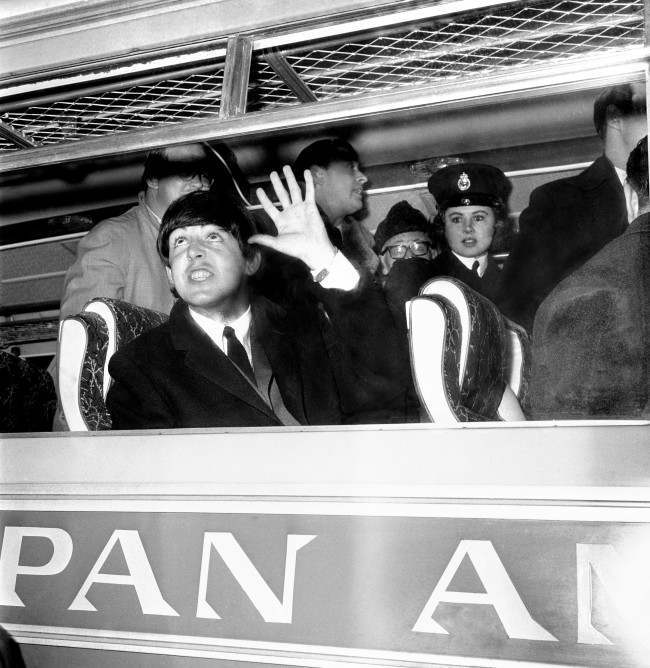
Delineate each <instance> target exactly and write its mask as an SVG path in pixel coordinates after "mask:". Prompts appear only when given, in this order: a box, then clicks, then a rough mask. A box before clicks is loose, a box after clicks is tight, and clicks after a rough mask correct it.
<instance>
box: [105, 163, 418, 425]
mask: <svg viewBox="0 0 650 668" xmlns="http://www.w3.org/2000/svg"><path fill="white" fill-rule="evenodd" d="M285 175H286V177H287V182H288V185H289V192H290V195H289V194H288V193H287V191H286V190H285V188H284V187H283V185H282V184H281V182H280V179H279V177H278V175H277V174H275V173H274V174H272V175H271V180H272V182H273V185H274V188H275V191H276V195H277V197H278V200H279V201H280V204H281V207H282V211H278V210H277V209H276V208H275V207H274V206H273V204H271V202H270V201H269V199H268V198H267V197H266V196H265V195H264V193H262V192H261V191H258V196H259V197H260V201H261V202H262V204H263V206H264V208H265V210H266V211H267V213H268V214H269V215H270V216H271V218H272V220H273V222H274V223H275V226H276V228H277V230H278V235H277V236H275V237H272V236H268V235H260V234H254V235H252V236H251V233H252V232H253V231H254V230H253V229H252V226H251V221H250V218H249V217H248V216H247V214H246V212H245V211H243V210H242V209H240V208H238V207H236V206H234V205H233V204H232V203H231V202H229V201H228V200H225V201H221V202H219V201H216V200H215V199H214V196H212V195H210V194H208V193H196V194H193V195H188V196H187V197H184V198H182V199H181V200H179V201H178V202H177V203H175V204H173V205H172V206H171V207H170V208H169V210H168V212H167V213H166V214H165V218H164V220H163V224H162V225H161V229H160V234H159V237H158V250H159V253H160V255H161V257H162V259H163V261H164V262H165V263H166V264H167V274H168V277H169V280H170V283H171V285H172V286H173V287H174V289H175V290H176V292H177V293H178V295H179V296H180V300H179V301H178V302H177V304H176V305H175V306H174V308H173V309H172V313H171V316H170V319H169V321H168V322H167V323H165V324H163V325H161V326H160V327H157V328H155V329H153V330H151V331H149V332H147V333H145V334H143V335H142V336H140V337H138V338H137V339H135V340H134V341H132V342H131V343H130V344H129V345H127V346H126V347H125V348H124V349H122V350H120V351H119V352H118V353H117V354H116V355H114V356H113V358H112V359H111V362H110V373H111V376H112V377H113V378H114V380H115V383H114V384H113V386H112V387H111V390H110V392H109V394H108V398H107V405H108V408H109V410H110V412H111V416H112V419H113V426H114V428H117V429H120V428H122V429H134V428H136V429H137V428H164V427H235V426H266V425H268V426H273V425H281V424H294V425H295V424H341V423H351V422H390V421H395V420H397V421H399V420H400V417H401V416H400V412H399V411H400V410H403V408H402V406H403V403H404V396H403V395H404V390H405V383H406V372H407V368H408V364H407V360H405V359H404V357H405V355H401V354H400V353H399V350H396V347H397V334H396V331H395V327H394V326H393V324H392V320H391V316H390V312H389V311H388V308H387V306H386V303H385V300H384V299H383V295H382V294H381V289H380V288H379V286H377V285H374V284H373V283H372V282H371V281H368V282H363V281H362V282H361V283H360V284H359V278H360V277H359V274H358V272H357V271H356V270H355V269H354V267H352V265H351V264H350V263H349V261H348V260H347V259H346V258H345V256H344V255H343V254H342V253H340V252H339V251H337V249H336V248H335V247H334V246H333V245H332V243H331V241H330V240H329V239H328V237H327V234H326V232H325V228H324V225H323V222H322V219H321V218H320V216H319V214H318V210H317V209H316V206H315V203H314V194H313V192H314V191H313V184H312V182H311V178H310V176H309V173H307V174H306V184H307V188H306V194H305V198H304V200H303V197H302V194H301V192H300V189H299V187H298V185H297V183H296V181H295V179H294V177H293V174H292V173H291V170H289V169H288V168H286V169H285ZM251 244H260V245H264V246H267V247H270V248H272V249H273V250H275V251H278V252H280V253H285V254H287V255H290V256H292V257H294V258H297V259H299V260H301V261H302V262H304V263H305V265H306V266H307V268H308V269H309V271H311V276H312V285H313V296H314V299H313V300H312V303H311V304H301V305H299V306H296V307H295V308H293V309H286V308H282V307H280V306H278V305H275V304H273V303H271V302H269V301H268V300H266V299H264V298H263V297H259V296H256V295H255V294H254V291H253V290H251V287H250V284H249V279H250V278H251V277H252V276H253V275H254V274H255V272H256V271H257V269H258V268H259V265H260V252H259V250H258V248H257V247H255V246H253V245H251ZM368 322H372V323H373V327H368ZM377 328H378V330H379V331H381V332H382V336H381V337H377V336H376V331H378V330H377Z"/></svg>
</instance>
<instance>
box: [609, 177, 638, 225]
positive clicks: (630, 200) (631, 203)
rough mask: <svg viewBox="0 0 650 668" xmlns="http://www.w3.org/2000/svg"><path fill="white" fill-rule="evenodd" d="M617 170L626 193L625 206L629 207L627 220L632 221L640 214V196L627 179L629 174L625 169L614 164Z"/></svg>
mask: <svg viewBox="0 0 650 668" xmlns="http://www.w3.org/2000/svg"><path fill="white" fill-rule="evenodd" d="M614 169H615V170H616V176H618V180H619V181H620V182H621V185H622V186H623V192H624V193H625V206H626V208H627V222H628V223H631V222H632V221H633V220H634V219H635V218H636V217H637V215H638V211H639V196H638V195H637V194H636V192H635V191H634V188H632V186H631V185H630V182H629V181H628V180H627V174H626V173H625V170H624V169H621V168H620V167H616V166H614Z"/></svg>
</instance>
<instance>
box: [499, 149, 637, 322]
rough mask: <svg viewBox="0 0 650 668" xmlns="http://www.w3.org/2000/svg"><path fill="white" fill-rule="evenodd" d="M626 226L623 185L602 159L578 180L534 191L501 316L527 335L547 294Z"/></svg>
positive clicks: (510, 266)
mask: <svg viewBox="0 0 650 668" xmlns="http://www.w3.org/2000/svg"><path fill="white" fill-rule="evenodd" d="M627 226H628V219H627V209H626V204H625V194H624V192H623V186H622V185H621V182H620V180H619V178H618V176H617V174H616V170H615V169H614V165H612V163H611V162H610V161H609V160H608V159H607V158H606V157H605V156H601V157H600V158H598V159H597V160H596V161H595V162H593V163H592V164H591V165H590V166H589V167H588V168H587V169H586V170H585V171H584V172H582V173H580V174H578V175H577V176H573V177H569V178H566V179H560V180H558V181H552V182H550V183H546V184H545V185H543V186H540V187H539V188H536V189H535V190H534V191H533V192H532V194H531V196H530V203H529V206H528V207H527V208H526V209H525V210H524V211H523V212H522V214H521V216H520V218H519V229H520V232H519V238H518V240H517V243H516V244H515V247H514V248H513V251H512V253H511V255H510V258H509V259H508V263H507V267H506V271H505V276H504V282H503V285H504V293H503V299H502V300H501V301H502V310H503V312H504V313H505V314H506V315H507V316H508V317H509V318H511V319H512V320H515V321H516V322H519V323H520V324H521V325H523V326H524V327H526V329H528V330H529V331H530V330H531V329H532V324H533V318H534V316H535V312H536V311H537V308H538V307H539V305H540V304H541V302H542V301H543V299H544V298H545V297H546V296H547V295H548V294H549V292H550V291H551V290H552V289H553V288H554V287H555V286H556V285H557V284H558V283H559V282H560V281H561V280H562V279H563V278H564V277H565V276H568V275H569V274H570V273H571V272H573V271H574V270H575V269H577V268H578V267H580V266H581V265H582V264H584V262H586V261H587V260H588V259H589V258H590V257H592V256H593V255H594V253H596V252H598V251H599V250H600V249H601V248H602V247H603V246H604V245H605V244H607V243H609V242H610V241H611V240H612V239H615V238H616V237H617V236H619V235H620V234H622V233H623V232H624V231H625V229H626V228H627Z"/></svg>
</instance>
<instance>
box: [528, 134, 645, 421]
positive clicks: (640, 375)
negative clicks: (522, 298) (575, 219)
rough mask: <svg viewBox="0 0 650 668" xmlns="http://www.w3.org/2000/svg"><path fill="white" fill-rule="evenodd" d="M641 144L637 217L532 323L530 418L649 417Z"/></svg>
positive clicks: (634, 157)
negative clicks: (533, 323)
mask: <svg viewBox="0 0 650 668" xmlns="http://www.w3.org/2000/svg"><path fill="white" fill-rule="evenodd" d="M647 146H648V143H647V138H646V139H644V140H642V142H640V143H639V145H638V147H637V148H636V149H635V150H634V151H633V152H632V154H631V155H630V159H629V161H628V169H627V174H628V180H629V182H630V183H631V184H632V186H633V187H634V188H635V191H636V192H637V194H638V206H639V214H640V215H639V216H638V217H637V218H636V219H635V220H634V221H633V222H632V223H631V224H630V225H629V227H628V228H627V229H626V231H625V232H624V233H623V234H622V235H621V236H619V237H617V238H616V239H614V240H613V241H611V242H610V243H609V244H607V245H606V246H605V247H604V248H603V249H601V250H600V252H598V253H597V254H596V255H594V256H593V257H592V258H591V259H590V260H588V261H587V262H585V264H584V265H583V266H582V267H581V268H580V269H578V270H577V271H575V272H574V273H573V274H571V276H569V277H567V278H566V279H564V280H563V281H562V282H561V283H560V284H559V285H558V286H557V287H556V288H555V289H554V290H553V291H552V292H551V294H550V295H549V296H548V297H547V298H546V299H545V300H544V302H543V303H542V305H541V306H540V308H539V311H538V312H537V317H536V318H535V326H534V330H533V352H532V356H533V368H532V375H531V385H530V399H531V408H532V412H533V417H534V418H536V419H576V418H649V417H650V392H649V382H650V359H649V358H650V344H649V343H648V342H649V341H650V331H648V330H649V329H650V299H649V296H650V201H649V199H648V148H647Z"/></svg>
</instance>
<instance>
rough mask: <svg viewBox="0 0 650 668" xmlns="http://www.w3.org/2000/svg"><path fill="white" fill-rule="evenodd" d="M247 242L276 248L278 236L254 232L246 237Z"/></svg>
mask: <svg viewBox="0 0 650 668" xmlns="http://www.w3.org/2000/svg"><path fill="white" fill-rule="evenodd" d="M248 243H249V244H257V245H258V246H266V247H267V248H272V249H273V250H279V249H278V238H277V237H272V236H271V235H270V234H254V235H253V236H252V237H250V238H249V239H248Z"/></svg>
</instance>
